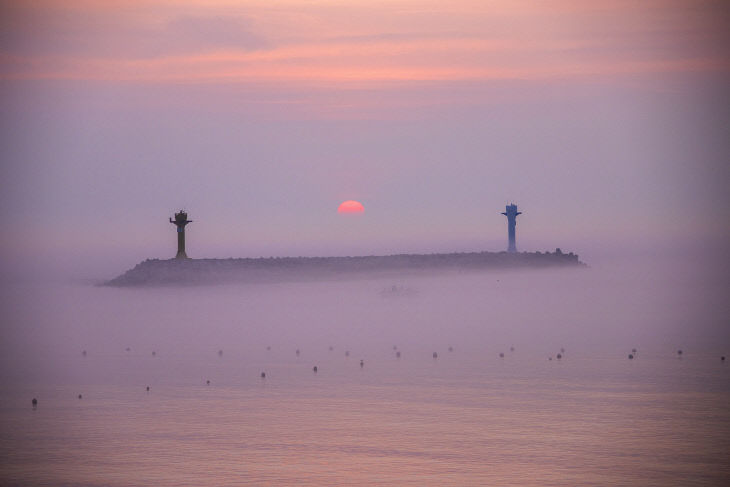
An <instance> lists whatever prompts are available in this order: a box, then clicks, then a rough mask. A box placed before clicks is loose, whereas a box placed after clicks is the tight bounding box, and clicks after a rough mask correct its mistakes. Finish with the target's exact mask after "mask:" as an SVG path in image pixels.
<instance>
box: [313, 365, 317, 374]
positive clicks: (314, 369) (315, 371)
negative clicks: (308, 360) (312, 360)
mask: <svg viewBox="0 0 730 487" xmlns="http://www.w3.org/2000/svg"><path fill="white" fill-rule="evenodd" d="M312 370H313V371H314V373H315V374H316V373H317V366H316V365H315V366H314V367H312Z"/></svg>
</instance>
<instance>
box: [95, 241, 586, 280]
mask: <svg viewBox="0 0 730 487" xmlns="http://www.w3.org/2000/svg"><path fill="white" fill-rule="evenodd" d="M585 266H586V264H584V263H583V262H581V261H580V260H579V258H578V255H577V254H574V253H572V252H570V253H563V252H561V250H560V249H556V251H555V252H544V253H543V252H515V253H509V252H467V253H450V254H443V253H442V254H398V255H382V256H373V255H371V256H362V257H259V258H235V259H234V258H229V259H167V260H160V259H148V260H145V261H143V262H140V263H139V264H137V265H136V266H135V267H134V268H132V269H130V270H128V271H127V272H125V273H124V274H122V275H120V276H117V277H115V278H114V279H112V280H110V281H107V282H105V283H104V284H103V285H105V286H114V287H140V286H147V287H155V286H181V285H182V286H186V285H193V286H200V285H211V284H228V283H237V282H251V283H254V282H280V281H297V280H321V279H332V278H336V277H339V276H341V275H344V274H365V273H375V274H381V275H389V274H392V273H394V272H396V273H403V272H405V273H412V272H426V271H434V270H438V271H448V270H455V271H479V270H489V269H530V268H533V269H540V268H554V267H585Z"/></svg>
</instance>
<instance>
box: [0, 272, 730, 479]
mask: <svg viewBox="0 0 730 487" xmlns="http://www.w3.org/2000/svg"><path fill="white" fill-rule="evenodd" d="M728 289H730V287H729V286H728V279H727V277H726V274H725V273H724V272H719V271H716V270H713V269H712V268H711V267H710V266H706V265H704V264H701V263H697V262H685V263H682V264H677V263H676V262H674V263H673V264H672V265H666V263H661V264H658V263H652V264H651V265H648V264H647V263H646V262H643V263H642V262H638V263H637V262H633V263H623V264H617V263H615V262H611V263H606V264H605V265H602V266H589V267H587V268H585V269H572V270H563V271H556V270H552V271H551V270H539V271H514V272H508V271H498V272H497V271H489V272H474V273H469V272H453V273H440V274H433V275H430V274H423V273H420V274H418V275H401V276H399V275H389V276H383V275H373V276H355V277H353V276H342V277H341V278H339V279H332V280H328V281H321V280H311V281H307V280H300V281H297V282H278V283H265V284H264V283H262V284H255V283H249V284H245V285H221V286H204V287H165V288H110V287H105V286H99V285H97V283H91V282H79V281H64V280H55V281H53V282H43V283H39V282H30V281H28V282H14V283H6V284H5V285H4V286H3V294H2V305H3V325H2V326H3V328H2V344H1V345H0V355H1V356H0V364H1V365H2V367H1V370H0V380H1V382H0V386H1V387H0V485H3V486H16V485H17V486H34V485H52V486H139V485H155V486H188V485H189V486H201V485H211V486H229V485H230V486H239V485H275V486H276V485H303V486H310V485H311V486H315V485H368V486H369V485H396V486H411V485H412V486H424V485H438V486H441V485H454V486H470V485H499V486H513V485H514V486H533V485H534V486H551V485H556V486H557V485H559V486H565V485H581V486H591V485H596V486H598V485H600V486H606V485H611V486H620V485H626V486H654V485H655V486H671V485H676V486H688V485H713V486H714V485H717V486H721V485H730V364H728V363H727V362H726V361H723V360H722V359H721V357H722V356H727V355H730V340H729V338H728V337H729V336H730V332H729V331H728V317H729V316H730V315H729V314H728V305H727V304H726V298H727V295H728V292H727V291H728ZM680 351H681V353H680ZM629 355H631V356H632V357H633V358H630V357H629ZM315 367H316V371H315ZM262 375H263V376H262ZM34 398H35V399H36V400H37V404H35V405H33V404H32V399H34Z"/></svg>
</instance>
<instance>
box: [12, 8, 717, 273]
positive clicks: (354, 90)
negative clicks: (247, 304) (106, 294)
mask: <svg viewBox="0 0 730 487" xmlns="http://www.w3.org/2000/svg"><path fill="white" fill-rule="evenodd" d="M0 8H1V9H2V12H1V13H2V15H0V32H2V34H1V35H2V42H1V43H0V46H1V47H0V78H2V85H3V90H2V95H1V96H2V101H3V107H4V114H3V119H2V124H3V125H2V127H3V128H2V134H3V140H2V146H3V148H2V152H1V154H2V160H3V168H2V171H3V172H2V176H3V181H4V186H5V188H4V191H3V193H4V195H3V196H2V201H0V203H2V207H3V218H4V220H5V225H6V230H8V231H7V232H6V235H5V236H4V237H3V240H2V242H1V245H2V249H3V254H4V255H6V256H12V257H6V258H9V259H11V260H12V259H15V258H16V257H17V258H23V257H25V258H29V257H31V256H39V255H40V256H45V257H44V258H46V259H49V260H55V259H56V256H57V255H58V254H57V252H58V251H59V250H60V251H61V253H62V254H63V255H67V256H68V257H67V261H68V262H67V263H68V266H69V267H74V266H75V265H77V263H78V261H79V260H82V259H83V260H84V261H86V262H88V261H93V262H96V263H99V265H100V266H102V267H103V266H104V264H103V263H107V262H114V266H117V265H121V264H120V263H125V264H126V263H133V262H135V261H137V260H139V259H140V258H144V257H168V256H169V255H168V254H170V253H171V252H172V253H173V254H174V252H173V250H174V248H173V247H174V235H173V233H174V232H173V230H172V229H171V228H168V227H167V226H165V225H164V223H165V222H166V219H167V217H168V216H170V215H171V214H172V212H173V210H174V209H176V208H177V207H180V206H184V207H186V208H187V209H188V211H189V213H190V215H191V218H192V219H194V220H196V223H195V224H193V225H191V227H190V229H189V230H190V235H189V246H190V247H191V249H190V252H189V253H190V254H191V255H192V256H218V257H227V256H229V255H235V256H251V255H290V254H306V255H311V254H328V253H334V254H349V253H354V254H359V253H390V252H407V251H437V250H475V249H480V248H484V249H489V250H499V249H501V248H502V247H503V245H504V240H505V238H506V237H505V235H504V234H505V233H506V224H505V222H504V221H503V217H502V216H501V215H499V212H500V211H503V207H504V205H505V204H507V203H509V202H511V201H514V202H515V203H517V204H518V205H520V209H522V210H524V212H525V214H524V215H523V216H521V217H520V218H521V221H520V224H519V225H518V245H519V246H520V248H522V249H524V250H544V249H545V248H554V247H555V246H561V247H565V248H568V249H571V250H576V251H578V252H579V253H582V254H589V255H590V254H591V252H593V253H600V250H599V249H602V248H605V247H606V246H608V247H610V246H614V245H615V246H616V247H617V248H618V247H621V248H625V247H627V246H631V245H635V244H638V245H640V246H641V245H643V246H644V247H645V248H650V247H652V246H654V245H656V244H657V243H658V242H665V243H666V242H677V243H678V245H686V244H689V243H692V244H698V243H700V244H701V242H707V243H708V244H709V243H712V244H713V245H720V246H723V245H724V244H723V242H726V239H727V238H728V231H727V225H718V222H720V221H728V218H729V217H730V212H729V211H728V204H727V197H726V190H725V188H724V186H725V185H724V183H723V181H727V179H728V169H727V159H728V154H729V152H730V151H728V142H727V141H728V140H729V139H730V136H729V135H730V134H728V131H727V127H728V126H730V121H729V118H730V117H729V113H728V90H727V86H728V81H730V76H729V74H730V61H729V57H728V49H727V47H726V46H728V45H729V44H730V43H729V42H728V41H729V39H728V33H727V32H728V30H727V25H728V20H730V16H729V14H728V10H729V9H728V8H727V6H726V3H724V2H697V1H656V2H653V1H649V2H635V1H625V2H624V1H614V2H584V1H562V2H560V1H558V2H515V1H494V2H490V1H483V0H480V1H454V2H448V3H445V2H435V1H434V2H428V1H405V0H403V1H388V2H373V1H368V2H355V1H339V2H337V1H311V2H300V1H283V2H272V1H256V2H233V1H220V2H216V1H213V2H209V1H206V2H195V1H190V2H156V1H150V2H130V1H125V2H91V1H63V2H61V1H35V2H34V1H29V2H17V3H14V4H9V3H7V2H6V3H4V4H3V5H2V7H0ZM347 199H357V200H359V201H362V202H363V203H364V204H365V207H366V208H367V211H366V214H365V217H364V218H360V219H357V221H356V222H355V221H346V220H343V219H342V218H343V217H342V216H341V215H339V216H338V215H337V213H336V209H337V206H338V205H339V203H341V202H342V201H344V200H347ZM51 241H52V242H53V243H52V244H50V243H49V242H51ZM100 268H101V267H100Z"/></svg>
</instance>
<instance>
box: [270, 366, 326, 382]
mask: <svg viewBox="0 0 730 487" xmlns="http://www.w3.org/2000/svg"><path fill="white" fill-rule="evenodd" d="M314 371H315V372H317V367H315V368H314ZM261 378H262V379H266V372H261Z"/></svg>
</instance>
